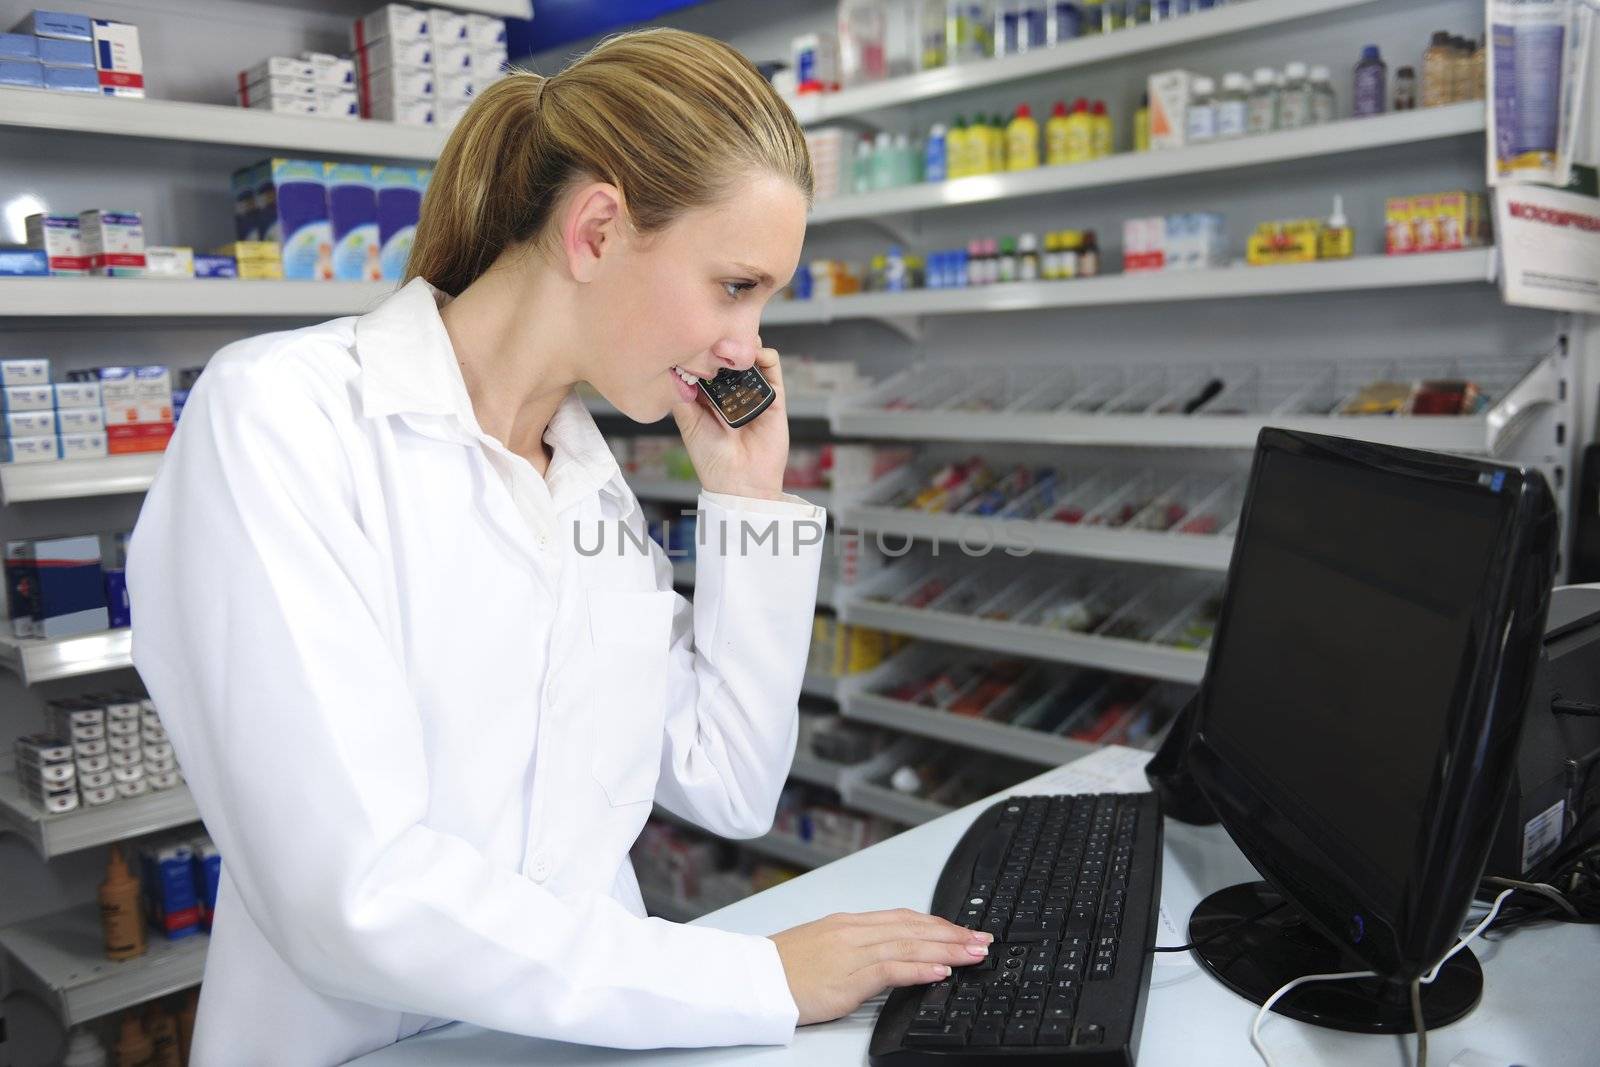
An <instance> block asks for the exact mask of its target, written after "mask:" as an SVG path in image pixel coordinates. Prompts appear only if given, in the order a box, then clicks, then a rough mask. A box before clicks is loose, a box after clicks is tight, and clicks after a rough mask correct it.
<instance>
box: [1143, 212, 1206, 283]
mask: <svg viewBox="0 0 1600 1067" xmlns="http://www.w3.org/2000/svg"><path fill="white" fill-rule="evenodd" d="M1224 230H1225V224H1224V220H1223V217H1222V216H1221V215H1219V214H1217V213H1215V212H1210V211H1194V212H1189V213H1186V214H1181V215H1157V216H1155V217H1153V218H1145V219H1126V220H1124V222H1123V223H1122V269H1123V272H1124V273H1127V274H1137V273H1141V272H1152V271H1168V270H1207V269H1209V268H1212V267H1221V266H1226V265H1227V261H1228V257H1227V250H1226V248H1225V247H1224V246H1223V241H1224Z"/></svg>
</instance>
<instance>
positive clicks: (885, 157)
mask: <svg viewBox="0 0 1600 1067" xmlns="http://www.w3.org/2000/svg"><path fill="white" fill-rule="evenodd" d="M896 169H897V168H896V167H895V158H894V136H893V135H892V134H891V133H889V131H888V130H879V131H878V136H877V137H875V138H874V139H873V141H872V188H874V189H887V188H889V187H890V186H892V185H893V184H894V177H895V172H896Z"/></svg>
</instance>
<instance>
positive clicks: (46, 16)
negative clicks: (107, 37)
mask: <svg viewBox="0 0 1600 1067" xmlns="http://www.w3.org/2000/svg"><path fill="white" fill-rule="evenodd" d="M11 32H13V33H30V34H32V35H33V36H35V37H55V38H59V39H61V40H67V41H89V40H93V38H94V34H93V32H92V30H91V28H90V25H89V20H88V19H87V18H86V17H84V16H83V15H70V14H66V13H64V12H60V11H37V10H36V11H30V12H28V14H27V15H25V16H23V18H22V21H21V22H18V23H17V24H16V25H15V26H13V27H11Z"/></svg>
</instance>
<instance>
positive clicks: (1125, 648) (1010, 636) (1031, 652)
mask: <svg viewBox="0 0 1600 1067" xmlns="http://www.w3.org/2000/svg"><path fill="white" fill-rule="evenodd" d="M845 617H846V619H847V620H848V621H849V622H851V623H853V624H855V625H858V626H871V627H874V628H876V629H879V630H888V631H889V632H891V633H900V634H906V635H908V636H911V637H923V638H927V639H928V640H930V641H941V642H943V643H945V644H947V645H958V646H961V647H963V648H982V649H988V650H990V651H994V652H1004V653H1008V654H1010V655H1013V656H1029V657H1032V658H1034V659H1042V660H1050V661H1052V662H1055V663H1072V664H1077V665H1079V666H1083V667H1100V668H1103V669H1105V670H1108V671H1118V672H1120V673H1123V674H1137V675H1140V676H1142V677H1145V678H1161V679H1166V680H1168V681H1174V682H1190V683H1198V682H1199V681H1200V679H1201V677H1202V676H1203V675H1204V674H1205V669H1206V654H1205V653H1204V652H1194V651H1189V650H1187V649H1181V648H1169V647H1166V646H1164V645H1155V644H1151V643H1149V642H1147V641H1129V640H1126V639H1123V638H1116V637H1096V636H1093V635H1089V634H1075V633H1065V632H1062V631H1059V630H1050V629H1046V628H1044V627H1041V626H1028V625H1023V624H1020V623H1014V622H1000V621H996V620H992V619H975V618H972V617H970V616H964V615H955V614H951V613H948V612H939V611H928V610H926V609H921V608H904V607H899V606H897V605H894V604H883V603H878V602H875V601H866V600H857V601H853V602H851V603H850V604H849V605H848V611H847V612H846V615H845ZM851 698H853V699H859V698H857V697H855V694H851Z"/></svg>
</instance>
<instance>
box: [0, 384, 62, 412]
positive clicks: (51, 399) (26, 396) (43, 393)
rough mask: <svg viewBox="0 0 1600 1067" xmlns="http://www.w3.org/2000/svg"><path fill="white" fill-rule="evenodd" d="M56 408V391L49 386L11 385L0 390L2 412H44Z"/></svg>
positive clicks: (0, 408)
mask: <svg viewBox="0 0 1600 1067" xmlns="http://www.w3.org/2000/svg"><path fill="white" fill-rule="evenodd" d="M55 406H56V401H55V390H54V389H53V388H51V387H50V386H48V385H9V386H6V387H4V388H0V411H5V412H12V411H44V410H45V409H46V408H54V407H55Z"/></svg>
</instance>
